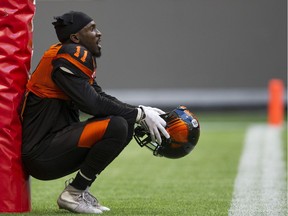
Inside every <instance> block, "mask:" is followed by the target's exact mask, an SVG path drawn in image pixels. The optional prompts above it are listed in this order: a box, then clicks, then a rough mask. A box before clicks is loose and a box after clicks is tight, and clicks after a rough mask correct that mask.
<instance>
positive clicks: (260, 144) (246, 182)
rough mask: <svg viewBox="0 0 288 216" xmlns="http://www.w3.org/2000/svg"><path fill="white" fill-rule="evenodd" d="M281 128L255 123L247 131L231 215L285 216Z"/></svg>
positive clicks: (285, 188) (285, 203) (284, 172)
mask: <svg viewBox="0 0 288 216" xmlns="http://www.w3.org/2000/svg"><path fill="white" fill-rule="evenodd" d="M281 132H282V130H281V128H280V127H272V126H267V125H252V126H251V127H250V128H249V129H248V131H247V134H246V139H245V144H244V149H243V153H242V156H241V160H240V164H239V168H238V175H237V177H236V180H235V185H234V193H233V198H232V202H231V207H230V209H229V216H240V215H241V216H252V215H253V216H254V215H257V216H258V215H259V216H282V215H283V216H286V215H287V187H286V186H287V185H286V171H285V160H284V157H283V146H282V139H281Z"/></svg>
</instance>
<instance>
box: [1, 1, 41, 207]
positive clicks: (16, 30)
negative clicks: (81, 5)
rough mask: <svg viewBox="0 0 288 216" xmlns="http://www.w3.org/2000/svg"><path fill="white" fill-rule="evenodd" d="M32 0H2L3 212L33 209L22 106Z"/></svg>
mask: <svg viewBox="0 0 288 216" xmlns="http://www.w3.org/2000/svg"><path fill="white" fill-rule="evenodd" d="M34 13H35V4H34V1H33V0H4V1H3V0H1V1H0V116H1V119H0V195H1V199H0V212H27V211H30V210H31V200H30V185H29V177H28V175H27V174H25V171H24V169H23V165H22V161H21V144H22V127H21V121H20V116H19V114H20V106H21V102H22V99H23V95H24V92H25V85H26V83H27V79H28V73H29V70H30V64H31V55H32V30H33V29H32V19H33V16H34Z"/></svg>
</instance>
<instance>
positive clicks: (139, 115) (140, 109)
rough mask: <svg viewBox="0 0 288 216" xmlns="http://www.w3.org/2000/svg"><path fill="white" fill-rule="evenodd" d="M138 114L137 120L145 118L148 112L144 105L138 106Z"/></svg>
mask: <svg viewBox="0 0 288 216" xmlns="http://www.w3.org/2000/svg"><path fill="white" fill-rule="evenodd" d="M137 111H138V113H137V116H136V122H137V123H139V122H140V121H141V120H143V119H144V118H145V117H146V114H145V112H144V109H143V107H141V106H139V107H137Z"/></svg>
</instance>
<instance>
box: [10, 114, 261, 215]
mask: <svg viewBox="0 0 288 216" xmlns="http://www.w3.org/2000/svg"><path fill="white" fill-rule="evenodd" d="M238 114H239V113H238ZM238 114H237V115H238ZM237 115H236V116H235V115H232V114H231V116H230V118H228V117H227V116H225V114H224V115H219V114H218V115H212V117H211V115H210V116H209V114H208V115H206V114H205V113H203V114H202V113H201V114H200V115H197V116H198V118H199V119H200V122H201V137H200V140H199V143H198V145H197V146H196V148H195V149H194V150H193V152H192V153H191V154H190V155H188V156H186V157H184V158H182V159H176V160H175V159H174V160H173V159H166V158H157V157H154V156H152V154H151V152H150V151H149V150H148V149H145V148H143V149H141V148H140V147H139V146H138V145H137V144H136V142H134V141H133V142H131V143H130V145H129V146H128V147H127V148H126V149H125V151H124V152H123V153H122V154H121V155H120V156H119V157H118V158H117V159H116V160H115V161H114V162H113V163H112V164H111V166H109V167H108V168H107V169H106V170H105V171H104V172H103V173H102V174H101V175H100V176H99V177H98V179H97V180H96V182H95V184H94V185H93V186H92V188H91V191H92V193H93V194H95V195H96V196H97V197H98V198H99V199H100V201H101V202H102V203H103V204H104V205H107V206H109V207H110V208H111V211H110V212H105V213H103V214H102V215H121V216H123V215H147V216H148V215H149V216H151V215H163V216H169V215H171V216H172V215H175V216H176V215H177V216H179V215H181V216H185V215H187V216H198V215H199V216H204V215H205V216H210V215H211V216H212V215H215V216H221V215H227V214H228V213H227V212H228V209H229V207H230V202H231V198H232V192H233V185H234V179H235V176H236V174H237V167H238V162H239V158H240V154H241V150H242V144H243V140H244V136H245V130H246V129H247V126H248V125H249V124H250V123H253V121H257V122H260V121H263V119H264V118H263V116H261V117H260V118H258V117H255V115H248V116H247V115H243V116H242V117H241V118H239V117H237ZM253 116H254V117H253ZM202 117H203V118H202ZM202 119H203V120H202ZM216 119H217V121H215V120H216ZM221 120H222V121H221ZM71 176H73V175H71ZM68 178H69V177H66V178H62V179H58V180H54V181H46V182H44V181H39V180H36V179H33V178H32V179H31V188H32V190H31V191H32V209H33V210H32V211H31V212H30V213H29V215H63V216H68V215H75V214H71V213H69V212H67V211H64V210H58V208H57V204H56V200H57V197H58V195H59V193H60V192H61V191H62V190H63V187H64V181H65V180H66V179H68ZM10 215H11V214H10ZM18 215H27V214H18ZM78 215H81V214H78Z"/></svg>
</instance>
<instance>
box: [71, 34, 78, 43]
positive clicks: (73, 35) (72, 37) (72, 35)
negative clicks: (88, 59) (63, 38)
mask: <svg viewBox="0 0 288 216" xmlns="http://www.w3.org/2000/svg"><path fill="white" fill-rule="evenodd" d="M70 40H71V41H73V42H74V43H79V42H80V40H79V38H78V36H77V35H76V34H71V35H70Z"/></svg>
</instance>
